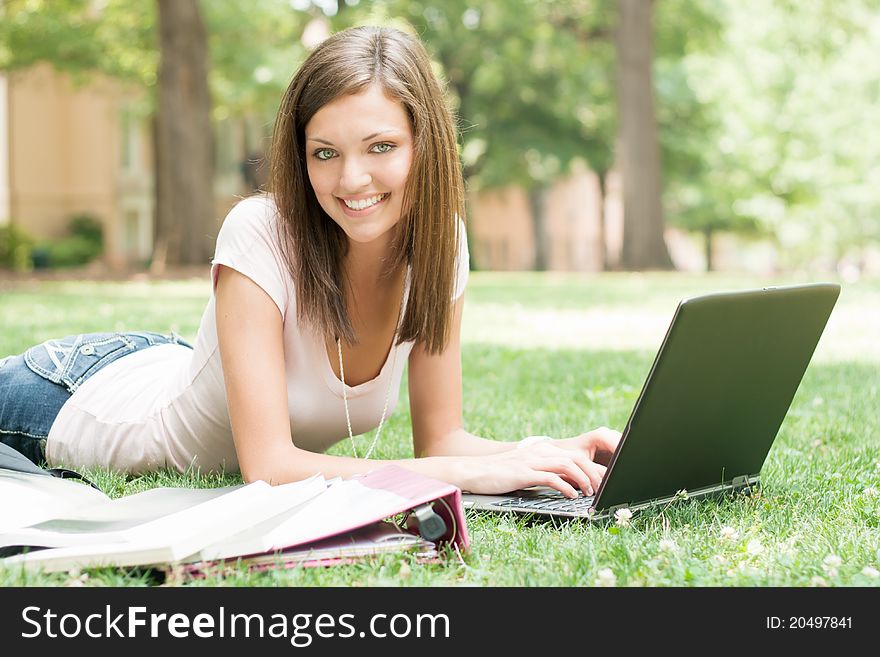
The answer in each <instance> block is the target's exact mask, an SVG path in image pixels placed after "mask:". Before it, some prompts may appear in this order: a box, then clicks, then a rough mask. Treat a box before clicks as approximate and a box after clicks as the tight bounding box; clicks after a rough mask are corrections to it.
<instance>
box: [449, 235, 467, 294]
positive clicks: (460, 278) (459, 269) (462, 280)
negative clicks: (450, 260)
mask: <svg viewBox="0 0 880 657" xmlns="http://www.w3.org/2000/svg"><path fill="white" fill-rule="evenodd" d="M470 260H471V256H470V252H469V251H468V243H467V230H466V229H465V226H464V221H462V220H461V219H459V220H458V255H457V256H456V261H455V267H456V270H455V293H454V294H453V295H452V300H453V301H456V300H458V299H459V297H461V295H462V294H464V289H465V288H466V287H467V282H468V275H469V274H470Z"/></svg>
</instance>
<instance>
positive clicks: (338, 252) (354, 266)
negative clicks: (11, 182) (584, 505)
mask: <svg viewBox="0 0 880 657" xmlns="http://www.w3.org/2000/svg"><path fill="white" fill-rule="evenodd" d="M270 179H271V180H270V191H269V192H268V193H266V194H263V195H258V196H254V197H251V198H248V199H245V200H243V201H241V202H240V203H238V205H236V206H235V207H234V208H233V209H232V211H231V212H230V213H229V215H228V216H227V217H226V219H225V221H224V223H223V226H222V228H221V230H220V233H219V235H218V237H217V244H216V253H215V257H214V260H213V261H212V278H213V284H214V288H213V295H212V297H211V299H210V301H209V303H208V306H207V308H206V310H205V312H204V315H203V317H202V322H201V326H200V329H199V332H198V337H197V338H196V341H195V344H194V345H193V347H190V346H189V345H188V344H186V343H185V342H183V341H182V340H180V339H179V338H177V337H176V336H173V335H172V336H170V337H165V336H160V335H157V334H153V333H122V334H120V333H112V334H87V335H78V336H71V337H68V338H64V339H61V340H50V341H48V342H46V343H44V344H41V345H38V346H36V347H33V348H31V349H29V350H28V351H27V352H25V353H24V354H21V355H19V356H12V357H8V358H7V359H5V361H0V439H2V440H3V441H4V442H7V443H8V444H10V445H12V446H13V447H15V448H17V449H19V450H20V451H22V452H24V453H25V454H27V455H28V456H31V458H35V459H37V460H39V459H42V458H45V460H46V461H48V463H49V465H52V466H54V465H57V464H62V463H63V464H66V465H67V466H70V467H76V468H89V467H96V466H101V467H106V468H112V469H117V470H122V471H127V472H132V473H138V472H144V471H149V470H155V469H157V468H165V467H169V468H175V469H178V470H185V469H187V468H190V467H195V468H197V469H199V470H201V471H203V472H204V471H214V470H226V471H236V470H239V469H240V471H241V473H242V475H243V477H244V479H245V480H246V481H252V480H256V479H263V480H266V481H269V482H272V483H282V482H288V481H295V480H300V479H304V478H306V477H308V476H310V475H312V474H314V473H316V472H322V473H323V474H324V475H325V476H328V477H333V476H343V477H347V476H350V475H354V474H357V473H362V472H366V471H368V470H370V469H372V468H375V467H376V466H377V464H378V463H377V461H372V460H370V458H369V457H370V456H371V455H372V451H373V447H374V446H375V444H376V441H378V440H380V439H381V430H382V428H383V426H384V422H385V420H386V419H387V416H388V414H389V413H390V412H391V411H392V409H393V408H394V406H395V404H396V402H397V396H398V390H399V387H400V382H401V377H402V374H403V369H404V366H405V365H407V364H408V365H409V393H410V406H411V412H412V433H413V450H414V453H415V455H416V457H417V458H414V459H405V460H400V461H394V463H397V464H398V465H400V466H403V467H405V468H410V469H412V470H414V471H417V472H421V473H423V474H425V475H429V476H431V477H434V478H437V479H441V480H445V481H448V482H451V483H453V484H455V485H457V486H459V487H460V488H462V489H464V490H468V491H472V492H477V493H500V492H505V491H509V490H513V489H516V488H521V487H525V486H531V485H547V486H551V487H553V488H556V489H558V490H560V491H562V492H563V493H564V494H566V495H568V496H570V497H574V496H576V495H577V489H580V490H581V491H584V492H585V493H587V494H591V493H592V491H593V490H594V489H596V488H597V486H598V485H599V482H600V481H601V479H602V476H603V474H604V471H605V467H604V465H603V463H607V459H608V458H609V457H610V455H611V454H612V453H613V451H614V448H615V447H616V444H617V442H618V440H619V437H620V434H619V433H617V432H616V431H612V430H610V429H607V428H600V429H596V430H594V431H591V432H589V433H586V434H583V435H580V436H577V437H574V438H569V439H566V440H550V439H548V438H543V437H529V438H527V439H525V440H523V441H520V442H518V443H517V442H496V441H492V440H485V439H483V438H478V437H476V436H474V435H472V434H470V433H468V432H467V431H466V430H465V429H464V428H463V426H462V411H461V365H460V337H459V335H460V329H461V318H462V308H463V293H464V288H465V284H466V281H467V276H468V266H467V265H468V254H467V244H466V241H465V237H464V230H463V227H462V222H461V219H460V218H461V217H463V216H464V206H463V182H462V177H461V170H460V166H459V160H458V155H457V150H456V139H455V131H454V127H453V122H452V117H451V116H450V113H449V111H448V110H447V108H446V105H445V102H444V97H443V92H442V89H441V87H440V84H439V83H438V81H437V79H436V78H435V77H434V75H433V73H432V71H431V65H430V61H429V59H428V57H427V55H426V53H425V51H424V49H423V47H422V46H421V44H420V43H419V42H418V41H417V40H415V39H414V38H412V37H409V36H407V35H406V34H404V33H402V32H399V31H396V30H391V29H384V28H373V27H361V28H353V29H349V30H346V31H344V32H341V33H338V34H336V35H335V36H332V37H330V38H329V39H327V40H326V41H325V42H324V43H323V44H321V45H320V46H318V47H317V48H316V49H315V51H314V52H313V53H312V54H311V55H310V56H309V57H308V59H307V60H306V61H305V63H304V64H303V65H302V67H301V68H300V70H299V71H298V72H297V74H296V75H295V77H294V79H293V81H292V82H291V84H290V86H289V88H288V89H287V92H286V94H285V96H284V98H283V100H282V103H281V107H280V109H279V111H278V118H277V122H276V125H275V132H274V137H273V145H272V152H271V174H270ZM374 427H376V428H377V429H376V435H375V438H374V439H373V442H372V444H371V445H370V446H369V448H368V449H366V450H365V451H364V453H363V454H359V453H358V452H357V451H356V449H355V443H354V440H353V436H354V435H356V434H361V433H364V432H366V431H368V430H370V429H372V428H374ZM339 440H348V441H350V442H351V447H352V456H351V457H343V456H329V455H326V454H324V452H325V450H326V449H327V448H328V447H329V446H330V445H332V444H333V443H335V442H338V441H339Z"/></svg>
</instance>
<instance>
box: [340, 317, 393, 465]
mask: <svg viewBox="0 0 880 657" xmlns="http://www.w3.org/2000/svg"><path fill="white" fill-rule="evenodd" d="M396 338H397V331H395V332H394V338H393V339H392V342H391V350H392V351H393V352H394V353H393V354H392V356H391V372H390V374H389V375H388V390H386V392H385V406H384V407H383V408H382V417H381V418H380V419H379V427H378V428H377V429H376V435H375V436H373V442H371V443H370V448H369V449H368V450H367V453H366V454H364V458H365V459H368V458H370V455H371V454H372V453H373V449H374V448H375V447H376V443H378V442H379V436H380V435H381V434H382V425H384V424H385V415H386V413H388V401H389V400H390V399H391V386H392V385H393V384H394V367H395V365H396V364H397V346H396V345H395V344H394V340H396ZM336 351H337V353H338V354H339V378H340V379H341V381H342V402H343V404H345V422H346V424H347V425H348V440H349V442H350V443H351V451H352V452H354V457H355V458H360V457H359V456H358V452H357V447H355V445H354V434H353V433H352V430H351V415H350V414H349V412H348V393H347V391H346V387H347V386H346V385H345V368H344V367H343V366H342V341H341V340H340V339H339V338H336Z"/></svg>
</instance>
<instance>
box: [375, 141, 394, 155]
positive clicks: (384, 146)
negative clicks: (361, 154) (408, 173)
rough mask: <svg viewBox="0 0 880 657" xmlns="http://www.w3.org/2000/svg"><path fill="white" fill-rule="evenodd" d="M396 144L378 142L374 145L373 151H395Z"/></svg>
mask: <svg viewBox="0 0 880 657" xmlns="http://www.w3.org/2000/svg"><path fill="white" fill-rule="evenodd" d="M393 150H394V146H393V145H392V144H384V143H383V144H376V145H375V146H373V148H372V151H373V152H374V153H387V152H388V151H393Z"/></svg>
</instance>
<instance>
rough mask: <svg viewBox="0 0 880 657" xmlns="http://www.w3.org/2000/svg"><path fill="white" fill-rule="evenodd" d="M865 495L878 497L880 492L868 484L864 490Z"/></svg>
mask: <svg viewBox="0 0 880 657" xmlns="http://www.w3.org/2000/svg"><path fill="white" fill-rule="evenodd" d="M862 492H863V493H864V495H865V497H877V493H878V492H880V491H878V490H877V489H876V488H874V487H873V486H868V487H867V488H866V489H865V490H864V491H862Z"/></svg>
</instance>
